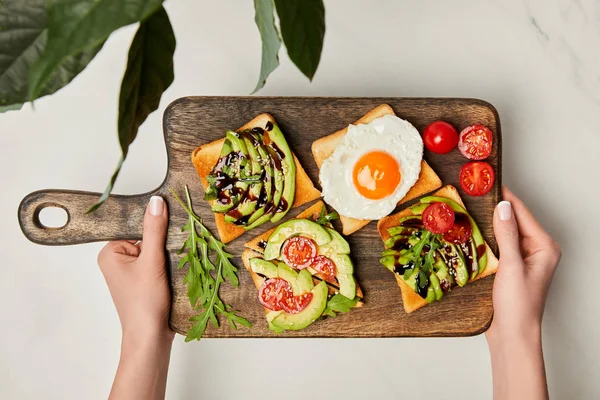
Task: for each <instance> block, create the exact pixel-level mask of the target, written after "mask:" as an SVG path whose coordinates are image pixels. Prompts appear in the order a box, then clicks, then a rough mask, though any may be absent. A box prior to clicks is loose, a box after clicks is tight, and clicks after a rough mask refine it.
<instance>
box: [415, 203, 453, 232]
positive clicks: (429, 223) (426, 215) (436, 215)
mask: <svg viewBox="0 0 600 400" xmlns="http://www.w3.org/2000/svg"><path fill="white" fill-rule="evenodd" d="M421 217H422V219H423V226H424V227H425V229H427V230H428V231H429V232H431V233H445V232H448V231H449V230H450V228H452V225H453V224H454V210H452V209H451V208H450V206H449V205H448V204H446V203H441V202H439V203H437V202H436V203H431V204H430V205H429V206H427V208H426V209H425V210H423V215H422V216H421Z"/></svg>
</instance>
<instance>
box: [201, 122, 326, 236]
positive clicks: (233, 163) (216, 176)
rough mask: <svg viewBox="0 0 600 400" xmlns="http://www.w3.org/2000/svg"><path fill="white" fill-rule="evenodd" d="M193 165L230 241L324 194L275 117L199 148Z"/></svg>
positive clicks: (217, 222)
mask: <svg viewBox="0 0 600 400" xmlns="http://www.w3.org/2000/svg"><path fill="white" fill-rule="evenodd" d="M192 162H193V164H194V167H195V168H196V171H197V173H198V175H199V176H200V179H201V182H202V186H203V187H204V190H205V196H204V197H205V199H206V200H208V201H209V202H210V205H211V210H212V211H213V212H214V213H215V220H216V225H217V230H218V232H219V236H220V237H221V240H222V241H223V242H224V243H228V242H230V241H232V240H233V239H235V238H237V237H239V236H240V235H242V234H243V233H244V232H245V231H247V230H250V229H253V228H255V227H257V226H259V225H262V224H263V223H265V222H267V221H271V222H273V223H276V222H278V221H279V220H281V219H282V218H283V217H284V216H285V215H286V213H287V212H288V211H289V210H290V209H291V208H292V207H297V206H300V205H302V204H305V203H307V202H310V201H312V200H314V199H316V198H318V197H319V195H320V193H319V191H318V190H317V189H316V188H315V187H314V185H313V183H312V182H311V180H310V178H309V177H308V175H307V174H306V172H305V171H304V169H303V168H302V166H301V165H300V163H299V162H298V159H297V158H296V156H295V155H294V154H293V153H292V151H291V149H290V147H289V145H288V144H287V141H286V140H285V137H284V135H283V133H282V132H281V130H280V128H279V126H278V125H277V122H276V121H275V119H274V118H273V117H272V116H271V115H269V114H261V115H259V116H257V117H256V118H254V119H253V120H252V121H250V122H248V123H247V124H246V125H244V126H242V127H241V128H239V129H238V130H236V131H227V132H226V134H225V138H224V139H221V140H217V141H214V142H211V143H207V144H205V145H202V146H199V147H198V148H196V149H195V150H194V152H193V153H192Z"/></svg>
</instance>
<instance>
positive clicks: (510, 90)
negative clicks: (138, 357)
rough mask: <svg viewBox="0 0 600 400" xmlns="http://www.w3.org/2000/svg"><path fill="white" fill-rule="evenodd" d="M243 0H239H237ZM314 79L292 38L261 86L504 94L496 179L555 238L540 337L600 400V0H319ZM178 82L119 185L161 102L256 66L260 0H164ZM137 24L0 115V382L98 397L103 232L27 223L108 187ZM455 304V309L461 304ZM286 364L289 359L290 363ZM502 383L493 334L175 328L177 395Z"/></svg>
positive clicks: (322, 395)
mask: <svg viewBox="0 0 600 400" xmlns="http://www.w3.org/2000/svg"><path fill="white" fill-rule="evenodd" d="M234 4H235V7H234V6H233V5H234ZM326 6H327V34H326V43H325V48H324V52H323V58H322V61H321V65H320V67H319V70H318V72H317V74H316V76H315V79H314V81H313V82H312V83H309V82H308V81H307V79H305V78H304V77H303V76H302V75H301V74H300V73H299V72H298V71H297V70H296V67H295V66H293V65H292V64H291V63H290V62H289V60H288V59H287V56H286V55H285V53H284V52H283V51H282V53H281V62H282V65H281V67H280V68H279V69H278V70H277V71H276V72H275V73H274V74H273V75H272V76H271V78H270V79H269V82H268V84H267V86H266V88H265V89H264V90H263V91H262V92H261V93H260V94H262V95H335V96H457V97H478V98H482V99H485V100H487V101H490V102H491V103H493V104H494V105H495V106H496V107H497V108H498V111H499V113H500V117H501V121H502V127H503V133H504V139H503V143H504V149H503V152H504V171H503V176H504V182H505V183H506V184H507V185H509V186H510V187H511V188H512V189H513V190H514V191H516V192H517V194H519V195H520V196H521V197H522V198H523V199H524V200H525V201H526V202H527V204H528V205H529V206H530V207H531V209H532V210H533V211H534V212H535V214H537V216H538V217H539V218H540V220H541V221H542V222H543V224H544V225H545V226H546V227H547V229H549V230H550V231H551V232H552V234H554V235H555V237H556V238H557V239H558V240H559V242H560V243H561V244H562V246H563V252H564V256H563V261H562V262H561V265H560V267H559V270H558V272H557V274H556V277H555V281H554V284H553V286H552V289H551V291H550V297H549V300H548V305H547V310H546V318H545V320H544V350H545V356H546V361H547V370H548V380H549V386H550V393H551V395H552V397H553V398H556V399H598V398H600V381H599V380H598V376H600V359H599V356H600V354H599V350H598V338H599V337H600V320H599V318H598V315H599V309H600V295H599V294H598V289H597V287H598V283H597V282H598V279H597V278H596V277H597V275H598V271H597V267H598V257H597V255H596V254H595V253H594V248H596V250H597V238H598V234H600V229H598V227H599V226H600V210H599V207H598V200H597V198H598V197H599V196H600V190H599V189H598V177H599V174H598V168H599V167H600V163H599V161H600V150H599V148H600V131H599V128H598V127H599V126H600V1H598V0H572V1H567V0H529V1H527V0H524V1H516V0H495V1H492V0H485V1H481V0H479V1H475V0H471V1H467V0H455V1H451V2H450V1H433V0H429V1H392V0H388V1H366V0H363V1H351V2H350V1H342V0H328V1H326ZM167 8H168V11H169V13H170V15H171V19H172V22H173V24H174V26H175V30H176V34H177V40H178V44H177V53H176V60H175V63H176V80H175V82H174V84H173V85H172V86H171V88H170V89H169V90H168V91H167V92H166V94H165V96H164V98H163V102H162V104H161V107H160V111H159V112H157V113H154V114H153V115H152V116H151V117H150V118H149V119H148V121H147V122H146V124H144V126H143V127H142V129H141V131H140V136H139V138H138V139H137V140H136V142H135V143H134V145H133V147H132V148H131V152H130V156H129V159H128V160H127V162H126V163H125V167H124V170H123V172H122V174H121V177H120V179H119V181H118V183H117V186H116V190H115V192H116V193H126V194H133V193H138V192H142V191H147V190H150V189H153V188H154V187H156V186H158V185H159V184H160V182H161V181H162V179H163V177H164V174H165V168H166V156H165V149H164V148H163V142H162V132H161V116H162V111H163V110H164V108H165V107H166V106H167V105H168V103H169V102H170V101H171V100H173V99H176V98H178V97H181V96H185V95H243V94H247V93H249V92H250V91H251V90H252V89H253V88H254V85H255V80H256V79H257V76H258V67H259V60H260V58H259V57H260V54H259V50H260V42H259V37H258V33H257V31H256V28H255V26H254V21H253V9H252V2H251V1H249V0H246V1H240V0H238V1H234V2H231V1H230V2H208V1H197V0H177V1H175V0H170V1H168V2H167ZM134 30H135V28H133V27H129V28H126V29H123V30H121V31H119V32H117V33H116V34H115V35H113V36H112V37H111V38H110V40H109V41H108V43H107V44H106V46H105V47H104V50H102V52H101V53H100V54H99V56H98V57H97V58H96V59H95V60H94V61H93V63H92V64H91V65H90V66H89V68H88V69H87V70H86V71H85V72H84V73H83V74H82V75H80V76H79V77H78V78H77V79H76V80H75V81H74V82H73V83H72V85H70V86H69V87H68V88H66V89H65V90H62V91H61V92H59V93H58V94H56V95H55V96H52V97H51V98H48V99H43V100H41V101H38V102H37V103H36V110H35V111H33V110H32V109H31V107H30V106H26V107H25V109H24V110H22V111H21V112H11V113H8V114H3V115H0V181H1V182H2V189H1V193H2V196H0V226H1V231H0V237H1V239H2V240H1V242H0V243H1V244H0V260H1V261H0V263H1V266H2V275H3V276H2V278H1V279H0V316H1V321H2V322H1V323H2V329H1V330H0V398H4V399H34V398H45V399H102V398H105V397H106V396H107V393H108V391H109V388H110V385H111V382H112V378H113V374H114V371H115V367H116V365H117V361H118V356H119V343H120V335H119V323H118V320H117V316H116V314H115V312H114V310H113V306H112V303H111V300H110V296H109V293H108V291H107V288H106V286H105V284H104V281H103V279H102V276H101V274H100V272H99V270H98V268H97V266H96V254H97V253H98V251H99V250H100V248H101V247H102V245H101V244H90V245H82V246H75V247H57V248H52V247H41V246H37V245H34V244H32V243H29V242H28V241H27V240H26V239H25V238H24V237H23V236H22V235H21V232H20V230H19V227H18V224H17V219H16V211H17V205H18V203H19V201H20V200H21V198H22V197H23V196H25V195H26V194H27V193H29V192H31V191H34V190H37V189H41V188H49V187H52V188H70V189H82V190H93V191H101V190H103V189H104V185H105V183H106V182H107V180H108V178H109V176H110V174H111V173H112V170H113V167H114V165H115V164H116V162H117V159H118V157H119V149H118V142H117V137H116V133H115V126H116V116H117V114H116V111H117V98H118V88H119V82H120V78H121V75H122V73H123V70H124V66H125V57H126V52H127V47H128V45H129V42H130V40H131V37H132V35H133V32H134ZM457 312H458V311H457ZM282 366H285V367H286V368H282ZM283 393H285V394H286V398H288V399H307V398H315V399H337V398H339V399H342V398H343V399H357V400H358V399H367V398H377V399H382V400H384V399H397V398H411V399H429V398H436V399H450V398H461V399H482V398H491V375H490V366H489V355H488V351H487V346H486V342H485V339H484V337H483V336H480V337H474V338H464V339H428V340H423V339H421V340H417V339H415V340H413V339H397V340H396V339H394V340H203V341H202V342H201V343H189V344H184V343H183V338H182V337H177V338H176V340H175V344H174V349H173V356H172V362H171V370H170V376H169V382H168V389H167V397H168V398H170V399H192V398H193V399H196V398H204V399H211V400H212V399H236V398H244V399H265V398H274V397H276V396H278V395H279V394H283Z"/></svg>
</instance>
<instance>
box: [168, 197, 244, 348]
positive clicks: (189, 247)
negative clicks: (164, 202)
mask: <svg viewBox="0 0 600 400" xmlns="http://www.w3.org/2000/svg"><path fill="white" fill-rule="evenodd" d="M171 194H173V196H174V197H175V199H176V200H177V202H178V203H179V204H180V205H181V207H182V208H183V209H184V210H185V211H186V212H187V214H188V222H187V223H186V224H185V226H184V227H183V228H182V231H183V232H189V236H188V238H187V239H186V241H185V242H184V244H183V246H182V248H181V250H180V251H179V254H183V253H185V252H187V253H186V254H185V255H184V256H183V257H182V258H181V259H180V260H179V263H178V268H180V269H181V268H184V267H185V266H186V265H187V266H188V270H187V273H186V275H185V278H184V283H186V284H187V285H188V292H187V295H188V298H189V300H190V304H191V306H192V307H193V308H194V309H197V310H202V311H201V312H200V313H199V314H198V315H195V316H193V317H192V318H190V321H192V322H194V326H193V327H192V328H191V329H190V330H189V332H188V334H187V337H186V339H185V341H186V342H189V341H191V340H194V339H196V340H200V339H201V338H202V336H203V335H204V332H205V331H206V328H207V326H208V323H209V321H210V323H212V324H213V326H214V327H215V328H218V327H219V326H220V324H219V316H222V317H225V318H226V319H227V322H228V323H229V325H230V326H231V327H232V328H233V329H237V327H238V325H241V326H245V327H251V326H252V324H251V323H250V321H248V320H247V319H245V318H243V317H241V316H239V315H237V312H236V311H235V310H233V308H232V307H231V306H230V305H228V304H225V303H223V301H222V300H221V298H220V297H219V289H220V287H221V284H222V283H225V282H226V281H229V282H230V283H231V285H232V286H234V287H237V286H238V285H239V280H238V277H237V274H236V272H237V268H236V267H235V266H234V265H233V264H232V263H231V261H230V259H231V258H232V257H233V256H232V255H231V254H230V253H228V252H227V251H226V250H225V245H224V244H223V243H222V242H221V241H219V240H218V239H216V238H215V237H214V236H213V235H212V234H211V233H210V231H209V230H208V229H207V228H206V227H205V226H204V225H202V220H201V219H200V217H199V216H198V215H197V214H196V213H195V212H194V210H193V209H192V198H191V196H190V192H189V190H188V187H187V186H185V194H186V200H187V206H186V205H185V204H184V203H183V201H181V199H180V198H179V196H177V194H176V193H175V191H174V190H173V189H171ZM198 232H199V233H198ZM211 255H212V257H213V259H212V260H211ZM213 260H214V261H213Z"/></svg>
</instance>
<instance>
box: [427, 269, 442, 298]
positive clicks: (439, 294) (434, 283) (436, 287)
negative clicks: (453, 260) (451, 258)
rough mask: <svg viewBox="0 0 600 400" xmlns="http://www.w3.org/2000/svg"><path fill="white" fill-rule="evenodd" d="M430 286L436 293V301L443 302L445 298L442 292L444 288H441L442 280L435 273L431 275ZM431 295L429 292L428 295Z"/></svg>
mask: <svg viewBox="0 0 600 400" xmlns="http://www.w3.org/2000/svg"><path fill="white" fill-rule="evenodd" d="M429 284H430V285H431V286H430V288H433V292H434V293H435V299H436V300H441V299H442V297H444V292H443V291H442V287H441V286H440V279H439V278H438V276H437V274H436V273H435V272H432V273H431V274H429ZM427 295H429V292H428V293H427Z"/></svg>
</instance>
